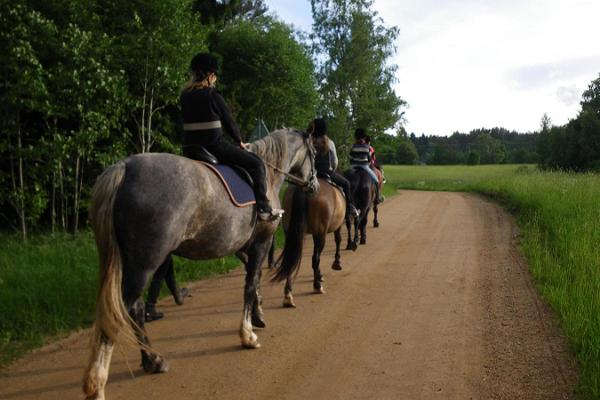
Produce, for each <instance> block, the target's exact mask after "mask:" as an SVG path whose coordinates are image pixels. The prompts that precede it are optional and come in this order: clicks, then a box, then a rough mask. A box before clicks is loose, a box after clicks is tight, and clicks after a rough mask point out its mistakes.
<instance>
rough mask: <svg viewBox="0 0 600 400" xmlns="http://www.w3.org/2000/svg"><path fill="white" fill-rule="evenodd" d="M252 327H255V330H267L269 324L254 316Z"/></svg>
mask: <svg viewBox="0 0 600 400" xmlns="http://www.w3.org/2000/svg"><path fill="white" fill-rule="evenodd" d="M252 326H254V327H255V328H266V327H267V324H266V323H265V321H264V320H263V319H262V318H261V317H258V316H256V317H255V316H254V315H253V316H252Z"/></svg>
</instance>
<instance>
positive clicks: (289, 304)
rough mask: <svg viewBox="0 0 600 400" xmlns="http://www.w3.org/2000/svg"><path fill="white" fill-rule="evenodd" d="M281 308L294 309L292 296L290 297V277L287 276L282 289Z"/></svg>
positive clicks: (294, 304)
mask: <svg viewBox="0 0 600 400" xmlns="http://www.w3.org/2000/svg"><path fill="white" fill-rule="evenodd" d="M283 306H284V307H286V308H296V303H294V296H292V277H291V276H288V277H287V279H286V280H285V288H284V289H283Z"/></svg>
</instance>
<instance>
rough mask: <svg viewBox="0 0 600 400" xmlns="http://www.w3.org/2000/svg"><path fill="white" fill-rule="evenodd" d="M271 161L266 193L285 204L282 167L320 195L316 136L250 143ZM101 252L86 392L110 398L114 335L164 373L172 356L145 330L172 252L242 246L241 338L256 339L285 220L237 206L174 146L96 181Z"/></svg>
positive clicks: (284, 133) (289, 134)
mask: <svg viewBox="0 0 600 400" xmlns="http://www.w3.org/2000/svg"><path fill="white" fill-rule="evenodd" d="M251 151H252V152H254V153H256V154H257V155H258V156H260V157H261V158H262V159H263V160H264V161H265V164H266V165H267V187H268V190H267V195H268V197H269V200H270V201H271V204H272V206H273V207H279V199H278V196H277V195H278V193H279V189H280V187H281V185H282V184H283V181H284V177H285V176H284V175H290V174H291V175H293V176H294V177H296V179H298V180H302V181H304V182H305V183H306V185H305V187H304V190H307V191H308V192H310V193H314V192H316V191H317V190H318V181H317V179H316V176H315V173H314V148H313V145H312V142H311V138H310V137H309V136H308V135H306V134H303V133H301V132H297V131H294V130H291V129H285V130H279V131H275V132H273V133H271V135H269V136H267V137H266V138H264V139H261V140H259V141H256V142H254V143H252V144H251ZM90 219H91V224H92V229H93V230H94V234H95V237H96V244H97V246H98V252H99V255H100V285H99V289H98V295H97V300H96V320H95V323H94V328H93V335H94V336H93V341H92V349H91V355H90V361H89V365H88V367H87V369H86V372H85V376H84V386H83V387H84V392H85V394H86V396H87V398H89V399H103V398H104V387H105V385H106V381H107V378H108V370H109V366H110V359H111V355H112V351H113V347H114V344H115V342H117V341H121V342H125V343H129V344H133V345H136V346H139V347H140V348H141V355H142V366H143V367H144V370H145V371H147V372H164V371H166V370H167V369H168V366H167V363H166V361H165V359H164V358H163V357H162V356H161V355H159V354H157V353H156V352H154V351H153V349H152V348H151V347H150V341H149V340H148V336H147V335H146V331H145V329H144V304H143V300H142V298H141V295H142V292H143V290H144V287H145V286H146V283H147V281H148V278H149V277H151V276H152V274H153V273H154V271H156V270H157V269H158V268H159V267H160V266H161V265H162V264H163V263H166V262H170V261H171V260H170V257H171V254H176V255H178V256H182V257H186V258H190V259H193V260H202V259H210V258H218V257H223V256H226V255H229V254H234V253H235V254H237V255H238V257H240V259H241V260H242V261H243V262H244V264H245V267H246V282H245V287H244V308H243V313H242V321H241V324H240V330H239V334H240V339H241V342H242V345H243V346H244V347H247V348H256V347H259V346H260V345H259V343H258V338H257V336H256V334H255V333H254V332H253V331H252V326H253V325H254V326H258V327H264V326H265V324H264V321H263V316H262V309H261V306H260V301H259V299H260V292H259V283H260V265H261V264H262V262H263V260H264V258H265V255H266V253H267V252H268V250H269V247H270V245H271V240H272V237H273V233H274V231H275V229H276V228H277V224H278V221H272V222H271V221H270V222H262V221H258V222H257V216H256V212H255V211H254V207H244V208H238V207H235V206H234V205H233V204H232V203H231V202H230V201H229V200H228V195H227V192H226V189H225V188H224V187H223V185H222V184H221V182H220V181H219V179H218V178H217V177H216V176H215V174H214V173H213V172H212V171H211V170H209V168H207V167H206V166H205V165H203V164H201V163H199V162H196V161H193V160H190V159H188V158H184V157H179V156H175V155H171V154H156V153H155V154H140V155H135V156H131V157H128V158H126V159H124V160H121V161H119V162H117V163H116V164H114V165H113V166H111V167H109V168H108V169H107V170H105V171H104V172H103V173H102V175H100V177H99V178H98V180H97V181H96V184H95V186H94V188H93V191H92V203H91V207H90Z"/></svg>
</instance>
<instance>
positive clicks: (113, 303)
mask: <svg viewBox="0 0 600 400" xmlns="http://www.w3.org/2000/svg"><path fill="white" fill-rule="evenodd" d="M124 177H125V163H124V162H123V161H119V162H118V163H116V164H114V165H112V166H111V167H110V168H108V169H106V170H105V171H104V172H103V173H102V175H100V176H99V177H98V179H97V180H96V184H95V185H94V187H93V189H92V198H91V205H90V221H91V225H92V229H93V231H94V236H95V238H96V246H97V247H98V254H99V256H100V268H99V272H100V274H99V286H98V293H97V295H96V318H95V322H94V326H93V328H92V338H91V343H90V344H91V348H92V351H91V354H90V361H89V363H88V367H87V369H86V371H85V375H84V382H83V390H84V392H85V393H90V394H91V393H95V390H96V387H97V382H96V379H97V378H96V376H97V375H96V374H95V373H94V371H93V370H94V368H95V360H96V359H97V358H98V352H99V351H100V348H101V342H102V341H106V340H110V341H112V342H113V343H116V342H117V341H118V340H121V341H125V342H128V343H130V344H137V339H136V336H135V332H134V330H133V328H132V325H131V321H132V319H131V317H130V316H129V313H128V312H127V309H126V308H125V304H124V303H123V296H122V292H121V284H122V283H121V282H122V277H123V268H122V260H121V252H120V250H119V244H118V243H117V238H116V235H115V227H114V214H113V209H114V204H115V198H116V194H117V191H118V189H119V187H120V186H121V183H122V182H123V179H124Z"/></svg>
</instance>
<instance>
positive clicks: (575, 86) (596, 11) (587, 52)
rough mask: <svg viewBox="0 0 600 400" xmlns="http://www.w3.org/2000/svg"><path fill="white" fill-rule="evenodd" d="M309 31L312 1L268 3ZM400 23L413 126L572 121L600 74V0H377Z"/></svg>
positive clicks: (401, 76) (402, 85) (450, 128)
mask: <svg viewBox="0 0 600 400" xmlns="http://www.w3.org/2000/svg"><path fill="white" fill-rule="evenodd" d="M267 4H268V5H269V8H270V10H271V11H273V12H274V13H276V14H277V15H279V17H280V18H281V19H283V20H284V21H286V22H288V23H292V24H294V25H295V26H296V27H298V28H300V29H302V30H304V31H309V30H310V29H311V24H312V17H311V13H310V2H309V1H308V0H267ZM375 9H376V10H377V11H378V12H379V13H380V15H381V16H382V17H383V19H384V21H385V24H386V25H396V26H398V27H399V28H400V36H399V38H398V42H397V45H398V52H397V55H396V57H395V58H394V62H395V63H396V64H397V65H398V67H399V69H398V72H397V78H398V84H397V86H396V92H397V93H398V94H399V95H400V96H401V97H402V98H404V100H406V101H407V102H408V103H409V107H408V109H407V110H406V120H407V121H406V123H405V127H406V129H407V131H408V132H414V133H416V134H421V133H425V134H437V135H449V134H452V132H454V131H460V132H468V131H470V130H471V129H475V128H481V127H490V128H491V127H494V126H502V127H505V128H508V129H514V130H517V131H520V132H526V131H534V130H537V129H538V127H539V123H540V120H541V117H542V115H543V114H544V113H548V115H549V116H550V118H551V119H552V122H553V123H554V124H564V123H566V122H567V121H568V120H569V119H570V118H574V117H575V116H576V114H577V112H578V111H579V108H580V107H579V101H580V99H581V93H582V92H583V91H584V90H585V89H586V88H587V86H588V84H589V83H590V82H591V81H592V80H593V79H595V78H597V77H598V76H599V74H600V39H599V38H600V22H599V21H600V19H599V16H600V0H375Z"/></svg>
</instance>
